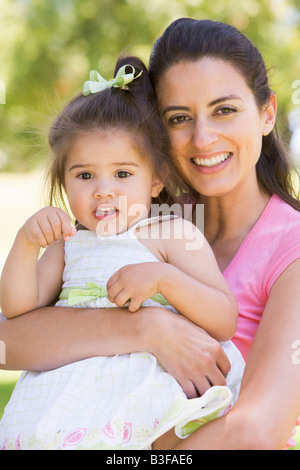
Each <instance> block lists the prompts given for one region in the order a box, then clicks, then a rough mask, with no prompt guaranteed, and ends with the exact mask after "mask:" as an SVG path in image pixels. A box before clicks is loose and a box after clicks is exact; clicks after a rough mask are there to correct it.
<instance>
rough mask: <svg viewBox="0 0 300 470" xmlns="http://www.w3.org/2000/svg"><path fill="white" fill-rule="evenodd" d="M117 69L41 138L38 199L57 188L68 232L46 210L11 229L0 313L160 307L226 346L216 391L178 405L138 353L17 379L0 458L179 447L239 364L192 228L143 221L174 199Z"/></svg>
mask: <svg viewBox="0 0 300 470" xmlns="http://www.w3.org/2000/svg"><path fill="white" fill-rule="evenodd" d="M116 71H117V73H116V77H115V79H114V80H112V81H110V82H105V80H103V79H102V77H101V76H100V75H96V73H95V72H92V73H91V81H90V82H86V83H85V85H84V93H83V95H80V96H79V97H77V98H75V99H74V100H73V101H72V102H71V103H70V104H69V105H67V106H66V108H65V109H64V110H63V111H62V113H61V114H60V115H59V116H58V118H57V119H56V121H55V122H54V124H53V126H52V128H51V131H50V145H51V147H52V150H53V152H54V155H55V158H54V160H53V164H52V167H51V172H50V175H51V187H50V203H51V204H52V203H53V202H54V201H55V202H59V201H60V202H61V201H63V195H64V192H65V193H66V195H67V198H68V204H69V207H70V209H71V212H72V214H73V216H74V218H75V219H76V221H77V222H78V224H77V230H76V229H75V228H74V227H73V226H72V224H71V221H70V218H69V216H68V215H67V213H66V212H65V211H63V210H62V209H59V208H57V207H54V206H52V205H51V206H50V207H46V208H44V209H42V210H40V211H39V212H37V213H36V214H34V215H33V216H32V217H31V218H30V219H29V220H28V221H27V222H26V223H25V224H24V225H23V227H21V229H20V230H19V232H18V234H17V237H16V240H15V243H14V245H13V247H12V249H11V252H10V254H9V256H8V259H7V262H6V264H5V267H4V270H3V274H2V278H1V284H0V294H1V307H2V310H3V313H4V314H5V315H6V316H7V317H8V318H11V317H14V316H17V315H21V314H23V313H24V312H27V311H29V310H33V309H35V308H38V307H41V306H45V305H48V304H49V303H51V302H53V301H54V300H55V299H56V298H57V297H58V295H59V294H60V295H59V301H58V302H57V303H56V305H62V306H75V307H78V308H87V307H93V308H107V307H125V308H126V307H127V308H128V309H129V310H130V311H132V312H135V311H137V310H138V309H139V308H140V307H141V305H143V306H150V307H155V306H157V305H160V306H161V305H165V307H166V308H169V309H171V310H172V311H173V312H174V314H176V313H177V312H180V314H182V315H184V316H185V317H186V318H188V319H189V320H192V321H193V322H194V323H195V324H197V325H199V327H201V328H203V329H205V330H206V331H207V332H208V333H209V334H210V335H211V336H213V337H215V338H216V339H218V340H219V341H222V342H224V341H226V343H224V345H223V347H224V349H225V351H226V353H227V354H228V357H229V359H230V361H231V364H232V368H231V371H230V373H229V374H228V376H227V387H216V386H213V384H211V385H212V387H211V388H210V389H209V390H208V392H206V393H205V394H204V395H203V396H201V397H197V398H193V399H191V400H189V399H187V397H186V396H185V395H184V393H183V391H182V389H181V387H180V386H179V384H178V383H177V382H176V380H175V379H174V378H173V377H172V376H170V375H169V374H167V373H166V372H165V371H164V370H163V369H162V368H161V367H160V365H159V364H158V363H157V361H156V359H155V357H154V356H153V355H152V354H150V352H147V353H141V352H137V351H139V349H138V346H137V350H136V351H133V352H132V354H126V355H122V356H111V357H95V358H90V359H86V360H83V361H80V362H76V363H73V364H69V365H66V366H64V367H61V368H59V369H56V370H53V371H49V372H41V373H37V372H25V373H23V374H22V376H21V378H20V380H19V382H18V384H17V387H16V389H15V391H14V393H13V396H12V398H11V400H10V402H9V404H8V405H7V407H6V410H5V413H4V416H3V419H2V421H1V423H0V446H2V447H3V448H21V449H31V448H32V449H145V448H149V447H151V445H152V443H153V442H154V441H155V440H156V439H157V438H158V437H160V436H161V435H163V434H165V433H166V432H167V431H169V430H171V431H170V432H172V433H173V431H172V428H175V432H176V435H177V436H178V438H184V437H186V436H187V435H188V434H189V433H191V432H192V431H193V430H194V429H195V428H196V427H199V426H200V425H202V424H205V423H206V422H207V421H210V420H212V419H215V418H216V417H219V416H222V415H223V414H224V413H225V412H226V411H227V410H228V409H229V408H230V407H231V406H232V404H233V403H234V401H235V400H236V398H237V394H238V391H239V385H240V381H241V377H242V374H243V360H242V359H241V356H240V354H239V352H238V350H237V349H236V348H235V347H234V346H233V344H232V343H231V342H229V341H227V340H229V339H230V338H231V337H232V336H233V334H234V332H235V328H236V321H237V311H236V303H235V300H234V297H233V295H232V293H231V291H230V289H229V288H228V286H227V284H226V282H225V280H224V278H223V277H222V275H221V273H220V271H219V269H218V266H217V263H216V261H215V258H214V256H213V254H212V251H211V249H210V247H209V245H208V243H207V242H206V241H205V240H204V238H203V235H202V234H201V232H200V231H199V230H198V229H197V228H195V227H194V226H193V225H192V224H191V223H189V222H188V221H185V220H183V219H181V218H180V217H171V216H168V215H167V216H164V217H152V218H151V217H150V218H149V215H150V209H151V204H153V203H157V204H159V205H160V204H162V203H164V204H165V206H164V207H166V204H169V205H170V204H171V203H172V202H174V200H175V199H174V197H173V196H172V194H173V193H174V188H176V186H177V181H176V176H175V171H174V170H173V167H172V164H171V163H170V162H169V161H168V153H167V150H168V140H167V137H166V135H165V130H164V127H163V124H162V122H161V120H160V117H159V114H158V111H157V109H156V104H155V98H154V93H153V89H152V86H151V84H150V81H149V77H148V75H147V70H146V68H145V66H144V65H143V64H142V63H141V62H140V61H139V60H138V59H136V58H132V57H131V58H126V59H120V60H119V61H118V63H117V65H116ZM95 75H96V76H95ZM41 247H42V248H46V247H47V249H46V250H45V252H44V254H43V255H42V256H41V258H40V259H38V258H39V252H40V249H41ZM171 306H172V307H171Z"/></svg>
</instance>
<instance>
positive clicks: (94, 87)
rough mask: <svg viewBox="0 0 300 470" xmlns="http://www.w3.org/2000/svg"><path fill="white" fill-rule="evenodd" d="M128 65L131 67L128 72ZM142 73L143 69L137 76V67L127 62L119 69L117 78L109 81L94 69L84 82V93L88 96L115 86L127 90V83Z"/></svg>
mask: <svg viewBox="0 0 300 470" xmlns="http://www.w3.org/2000/svg"><path fill="white" fill-rule="evenodd" d="M127 67H130V69H131V72H130V73H126V68H127ZM142 73H143V71H141V72H140V73H139V74H138V75H137V76H136V77H135V76H134V74H135V68H134V67H133V66H132V65H129V64H126V65H124V66H123V67H121V68H120V69H119V70H118V72H117V74H116V76H115V78H113V79H112V80H109V81H107V80H105V79H104V78H103V77H102V76H101V75H100V73H98V72H97V70H92V71H91V72H90V80H89V81H87V82H84V84H83V95H84V96H87V95H89V94H90V93H98V92H99V91H102V90H105V89H106V88H113V87H114V88H123V89H124V90H126V89H127V88H126V85H127V84H128V83H130V82H132V81H133V80H135V79H136V78H138V77H139V76H140V75H142Z"/></svg>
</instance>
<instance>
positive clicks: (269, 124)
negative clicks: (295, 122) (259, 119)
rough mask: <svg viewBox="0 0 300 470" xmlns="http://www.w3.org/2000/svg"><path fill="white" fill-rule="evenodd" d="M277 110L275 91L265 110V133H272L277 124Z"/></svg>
mask: <svg viewBox="0 0 300 470" xmlns="http://www.w3.org/2000/svg"><path fill="white" fill-rule="evenodd" d="M276 112H277V99H276V96H275V93H273V94H272V96H271V99H270V101H269V104H268V105H267V106H266V108H265V110H264V123H263V135H264V136H266V135H268V134H270V132H271V131H272V130H273V127H274V126H275V121H276Z"/></svg>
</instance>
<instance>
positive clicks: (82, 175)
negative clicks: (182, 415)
mask: <svg viewBox="0 0 300 470" xmlns="http://www.w3.org/2000/svg"><path fill="white" fill-rule="evenodd" d="M78 177H79V178H80V179H82V180H90V179H92V178H93V175H92V174H91V173H89V172H88V171H85V172H84V173H80V175H78Z"/></svg>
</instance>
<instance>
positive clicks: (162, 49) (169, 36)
mask: <svg viewBox="0 0 300 470" xmlns="http://www.w3.org/2000/svg"><path fill="white" fill-rule="evenodd" d="M204 57H211V58H214V59H219V60H223V61H226V62H229V63H230V64H232V65H233V66H234V67H235V68H236V69H237V70H238V71H239V72H240V73H241V74H242V75H243V77H244V79H245V80H246V82H247V84H248V86H249V87H250V89H251V90H252V92H253V94H254V97H255V100H256V103H257V106H258V108H259V110H262V109H263V106H264V105H266V104H267V103H268V101H269V100H270V98H271V96H272V93H273V92H272V90H271V89H270V87H269V81H268V75H267V70H266V66H265V63H264V60H263V58H262V56H261V54H260V52H259V51H258V49H257V48H256V47H255V46H254V45H253V44H252V42H251V41H250V40H249V39H248V38H247V37H246V36H244V35H243V34H242V33H241V32H240V31H239V30H237V29H236V28H234V27H233V26H231V25H228V24H225V23H220V22H215V21H211V20H195V19H191V18H181V19H178V20H176V21H174V22H173V23H171V24H170V26H169V27H168V28H167V29H166V30H165V32H164V33H163V35H162V36H161V37H160V38H159V39H158V40H157V41H156V43H155V44H154V47H153V50H152V54H151V57H150V62H149V75H150V79H151V81H152V83H153V85H154V88H155V87H156V86H157V84H158V82H159V80H160V79H161V78H162V76H163V75H164V73H165V72H166V71H167V70H168V69H169V67H171V66H172V65H175V64H177V63H179V62H184V61H189V62H190V61H196V60H199V59H201V58H204ZM293 170H295V168H294V167H293V165H292V162H291V161H290V159H289V156H288V152H287V150H286V149H285V148H284V145H283V143H282V142H281V140H280V138H279V135H278V132H277V129H276V127H275V128H274V129H273V130H272V132H271V133H270V134H269V135H267V136H263V140H262V151H261V155H260V158H259V160H258V162H257V165H256V172H257V178H258V182H259V184H260V185H261V187H262V188H263V189H264V190H266V191H267V192H269V193H270V194H277V195H278V196H280V197H281V198H282V199H283V200H284V201H285V202H287V203H288V204H289V205H291V206H292V207H294V208H295V209H297V210H300V201H299V199H298V194H297V193H296V190H295V187H294V185H293ZM295 174H296V170H295ZM191 190H192V188H191ZM194 193H195V191H194Z"/></svg>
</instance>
